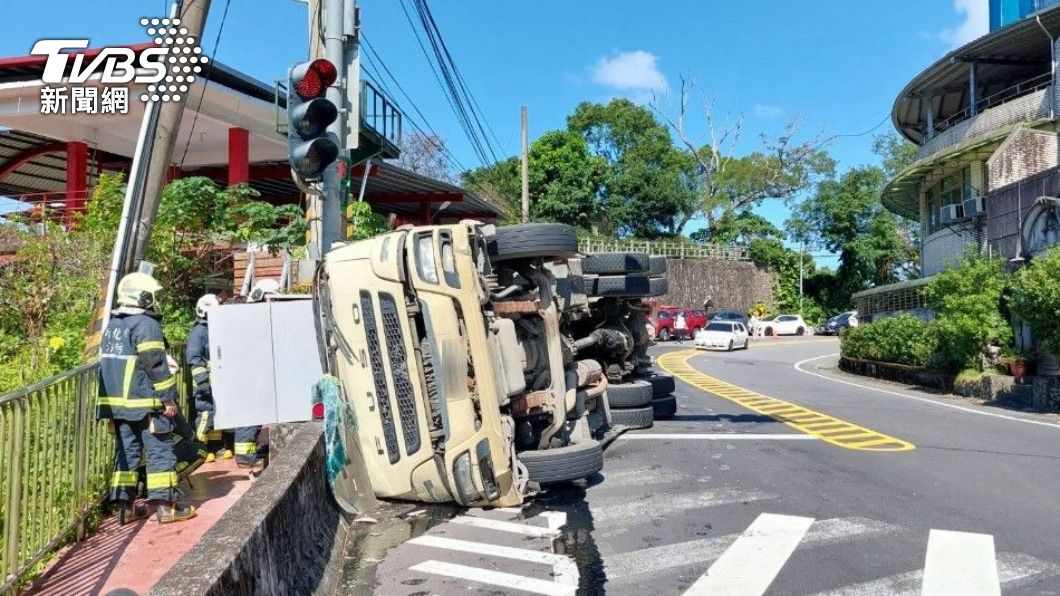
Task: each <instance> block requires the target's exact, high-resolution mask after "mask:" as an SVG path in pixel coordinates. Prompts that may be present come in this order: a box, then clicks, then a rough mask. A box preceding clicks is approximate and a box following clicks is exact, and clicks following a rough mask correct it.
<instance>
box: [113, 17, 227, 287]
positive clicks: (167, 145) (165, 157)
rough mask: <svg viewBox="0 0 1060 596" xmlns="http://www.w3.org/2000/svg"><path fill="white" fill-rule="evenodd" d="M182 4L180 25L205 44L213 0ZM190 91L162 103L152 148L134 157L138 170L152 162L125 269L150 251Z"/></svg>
mask: <svg viewBox="0 0 1060 596" xmlns="http://www.w3.org/2000/svg"><path fill="white" fill-rule="evenodd" d="M178 6H179V7H180V10H179V13H176V14H175V16H176V17H177V18H179V19H180V26H181V27H182V28H186V29H187V30H188V35H190V36H191V37H194V38H195V39H197V40H199V42H200V43H202V32H203V29H204V28H205V26H206V15H207V14H208V13H209V12H210V0H183V1H182V2H181V3H179V4H178ZM202 83H203V85H205V84H206V81H205V80H203V81H202ZM189 94H190V92H189V93H186V94H184V95H182V96H181V99H180V101H164V102H161V107H160V108H159V112H158V123H157V127H156V129H155V131H154V135H153V142H152V144H151V151H149V152H148V153H146V154H138V155H136V156H135V157H134V158H133V169H134V170H135V169H136V167H137V163H136V162H137V161H139V160H141V159H147V160H148V162H147V169H146V171H145V172H144V185H143V195H142V201H141V204H140V212H139V213H137V214H133V216H134V217H135V218H136V219H137V220H138V221H137V227H136V238H135V244H134V248H133V250H132V252H131V253H129V254H128V258H127V259H126V260H125V265H124V270H125V271H131V270H132V268H133V267H134V266H135V265H136V263H137V262H138V261H140V260H142V259H143V258H144V255H146V254H147V245H148V242H149V241H150V239H151V229H152V227H153V226H154V222H155V216H156V215H158V206H159V205H160V204H161V202H162V188H163V187H164V186H165V184H166V173H167V171H168V170H169V165H170V163H171V162H172V160H173V149H174V147H175V146H176V144H177V135H178V134H180V119H181V117H182V116H183V115H184V105H185V103H186V102H187V101H188V95H189ZM152 107H153V106H152V104H148V111H150V110H151V109H152Z"/></svg>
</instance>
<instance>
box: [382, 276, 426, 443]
mask: <svg viewBox="0 0 1060 596" xmlns="http://www.w3.org/2000/svg"><path fill="white" fill-rule="evenodd" d="M379 310H380V312H381V314H382V315H383V334H384V335H385V336H386V351H387V354H388V355H389V356H390V371H391V373H390V374H391V376H393V378H394V391H395V392H396V393H397V404H398V415H400V416H401V428H402V430H403V431H404V433H405V453H415V452H416V451H419V449H420V421H419V418H417V417H416V394H415V393H414V392H413V390H412V379H411V378H410V377H409V364H408V358H407V356H406V354H405V341H404V339H403V335H402V333H401V319H400V318H399V316H398V307H397V303H396V302H395V301H394V297H393V296H391V295H390V294H379Z"/></svg>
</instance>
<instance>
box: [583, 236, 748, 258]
mask: <svg viewBox="0 0 1060 596" xmlns="http://www.w3.org/2000/svg"><path fill="white" fill-rule="evenodd" d="M578 250H579V251H580V252H582V253H585V254H589V253H596V252H643V253H648V254H651V255H662V256H666V257H669V258H673V259H715V260H718V261H748V260H750V257H748V255H747V249H746V248H744V247H742V246H724V245H719V244H702V245H700V244H688V243H685V242H673V241H665V240H613V239H607V240H597V239H582V240H580V241H579V242H578Z"/></svg>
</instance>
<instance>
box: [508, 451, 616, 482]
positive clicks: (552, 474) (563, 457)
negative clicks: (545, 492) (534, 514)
mask: <svg viewBox="0 0 1060 596" xmlns="http://www.w3.org/2000/svg"><path fill="white" fill-rule="evenodd" d="M517 457H518V458H519V461H521V462H523V465H525V466H526V470H527V471H528V472H529V473H530V480H532V481H534V482H538V483H540V484H549V483H553V482H567V481H570V480H578V479H580V478H588V477H589V476H592V475H593V474H595V473H597V472H599V471H600V470H602V469H603V468H604V450H603V448H602V447H601V446H600V443H598V442H596V441H585V442H583V443H577V444H574V445H568V446H566V447H557V448H555V449H544V450H541V451H521V452H519V454H518V455H517Z"/></svg>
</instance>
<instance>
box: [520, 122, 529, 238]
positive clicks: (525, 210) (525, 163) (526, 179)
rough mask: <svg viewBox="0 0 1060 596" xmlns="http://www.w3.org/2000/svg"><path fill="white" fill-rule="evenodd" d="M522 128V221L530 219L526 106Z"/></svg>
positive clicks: (525, 221)
mask: <svg viewBox="0 0 1060 596" xmlns="http://www.w3.org/2000/svg"><path fill="white" fill-rule="evenodd" d="M521 111H522V121H523V123H522V129H523V223H527V222H529V221H530V151H529V149H528V148H527V142H526V106H523V108H522V110H521Z"/></svg>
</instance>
